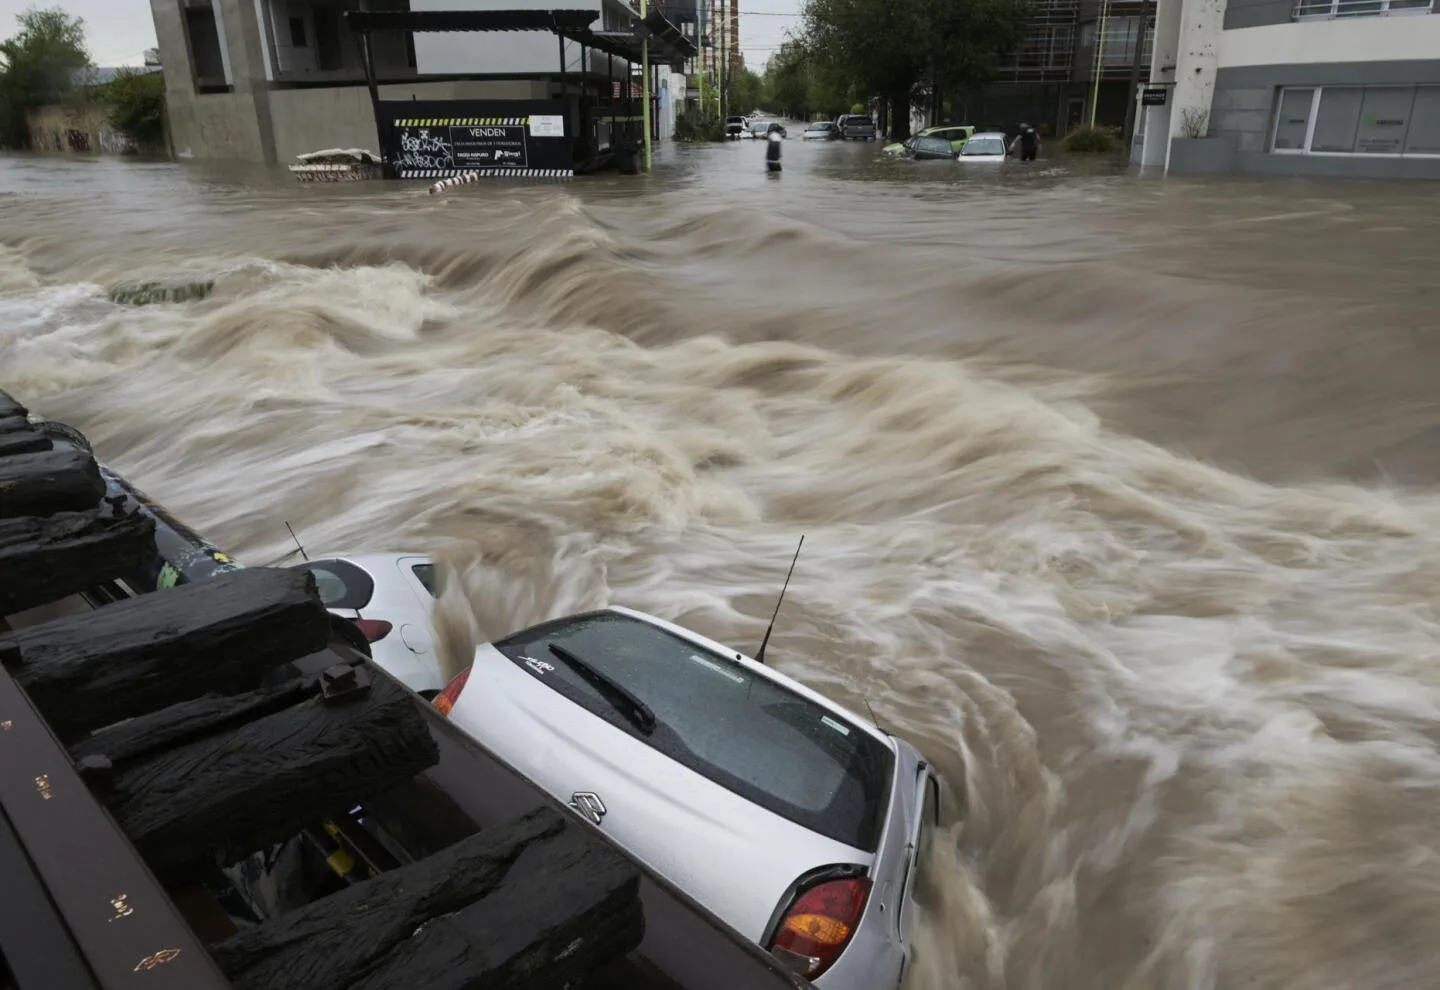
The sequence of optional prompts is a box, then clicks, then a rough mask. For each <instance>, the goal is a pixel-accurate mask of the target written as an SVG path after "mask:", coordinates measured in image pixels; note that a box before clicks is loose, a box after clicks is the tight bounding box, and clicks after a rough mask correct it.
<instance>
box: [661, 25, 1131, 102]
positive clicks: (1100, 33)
mask: <svg viewBox="0 0 1440 990" xmlns="http://www.w3.org/2000/svg"><path fill="white" fill-rule="evenodd" d="M641 2H642V3H643V2H644V0H641ZM1109 20H1110V0H1104V3H1103V4H1102V5H1101V7H1100V24H1099V26H1098V27H1099V30H1097V31H1096V32H1095V69H1094V71H1093V72H1092V73H1091V75H1092V76H1093V78H1092V79H1091V80H1090V86H1091V90H1090V126H1091V127H1094V126H1095V110H1096V108H1097V106H1098V105H1099V103H1100V73H1101V71H1102V69H1101V66H1102V65H1103V62H1102V61H1101V57H1102V54H1103V53H1104V51H1105V28H1106V26H1107V24H1108V22H1109Z"/></svg>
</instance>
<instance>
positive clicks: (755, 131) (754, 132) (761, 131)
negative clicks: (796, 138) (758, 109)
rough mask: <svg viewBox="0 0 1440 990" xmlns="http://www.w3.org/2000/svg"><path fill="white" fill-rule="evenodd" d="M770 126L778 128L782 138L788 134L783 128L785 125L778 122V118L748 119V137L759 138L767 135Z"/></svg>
mask: <svg viewBox="0 0 1440 990" xmlns="http://www.w3.org/2000/svg"><path fill="white" fill-rule="evenodd" d="M772 126H773V127H778V128H780V136H781V137H782V138H784V137H789V136H790V132H789V131H787V130H786V129H785V125H784V124H782V123H780V121H778V120H774V119H773V118H772V119H767V120H752V121H750V123H749V125H748V130H747V134H748V135H749V136H750V137H752V138H755V139H757V140H759V139H761V138H764V137H767V136H768V135H769V134H770V128H771V127H772Z"/></svg>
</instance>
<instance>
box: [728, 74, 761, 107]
mask: <svg viewBox="0 0 1440 990" xmlns="http://www.w3.org/2000/svg"><path fill="white" fill-rule="evenodd" d="M726 85H727V86H728V87H729V91H728V92H727V93H726V103H727V104H728V105H729V107H730V112H731V113H749V112H750V111H751V110H754V109H755V108H756V107H758V106H759V105H760V101H761V99H762V98H763V89H764V87H763V85H762V84H761V82H760V77H759V76H757V75H756V74H755V73H753V72H751V71H750V70H749V69H741V70H739V71H738V72H732V73H730V76H729V78H728V79H726Z"/></svg>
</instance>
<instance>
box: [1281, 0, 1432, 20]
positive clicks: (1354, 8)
mask: <svg viewBox="0 0 1440 990" xmlns="http://www.w3.org/2000/svg"><path fill="white" fill-rule="evenodd" d="M1434 10H1435V0H1296V3H1295V7H1294V9H1293V10H1292V12H1291V14H1290V19H1291V20H1295V21H1330V20H1337V19H1342V18H1346V17H1393V16H1396V15H1411V14H1430V13H1434Z"/></svg>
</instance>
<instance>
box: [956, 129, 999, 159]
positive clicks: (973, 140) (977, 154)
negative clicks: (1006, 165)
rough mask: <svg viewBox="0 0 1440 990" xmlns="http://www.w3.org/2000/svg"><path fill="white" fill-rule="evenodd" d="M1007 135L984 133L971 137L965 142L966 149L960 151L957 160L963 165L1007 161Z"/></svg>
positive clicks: (997, 132)
mask: <svg viewBox="0 0 1440 990" xmlns="http://www.w3.org/2000/svg"><path fill="white" fill-rule="evenodd" d="M1005 151H1006V149H1005V135H1004V134H1001V133H1000V132H999V131H982V132H981V133H979V134H972V135H970V140H968V141H966V142H965V147H963V148H961V149H960V154H959V155H957V156H956V157H955V160H956V161H958V162H959V163H960V164H962V165H968V164H971V163H975V162H989V163H995V162H1003V161H1004V160H1005Z"/></svg>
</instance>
